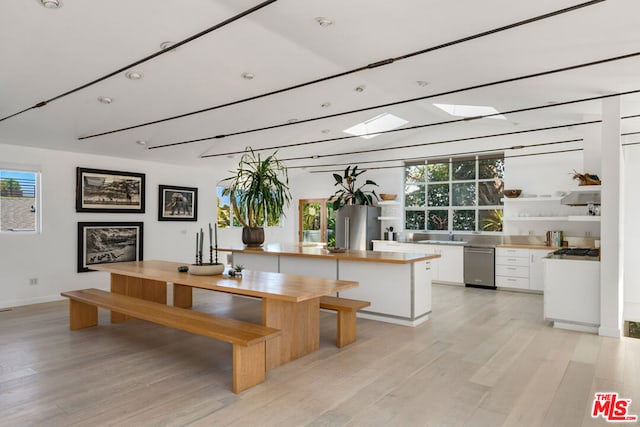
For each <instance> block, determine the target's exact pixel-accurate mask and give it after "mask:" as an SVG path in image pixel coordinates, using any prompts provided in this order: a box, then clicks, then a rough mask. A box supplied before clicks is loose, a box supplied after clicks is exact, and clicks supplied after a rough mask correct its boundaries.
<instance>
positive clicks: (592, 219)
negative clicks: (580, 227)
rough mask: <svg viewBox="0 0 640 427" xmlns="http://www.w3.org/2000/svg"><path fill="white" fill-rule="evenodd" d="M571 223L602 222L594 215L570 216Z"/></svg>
mask: <svg viewBox="0 0 640 427" xmlns="http://www.w3.org/2000/svg"><path fill="white" fill-rule="evenodd" d="M569 221H584V222H600V217H599V216H593V215H570V216H569Z"/></svg>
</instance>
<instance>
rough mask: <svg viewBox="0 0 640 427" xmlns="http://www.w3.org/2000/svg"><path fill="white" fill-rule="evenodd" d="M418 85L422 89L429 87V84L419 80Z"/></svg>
mask: <svg viewBox="0 0 640 427" xmlns="http://www.w3.org/2000/svg"><path fill="white" fill-rule="evenodd" d="M416 83H417V85H418V86H420V87H425V86H429V82H425V81H424V80H418V81H416Z"/></svg>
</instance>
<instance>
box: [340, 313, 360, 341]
mask: <svg viewBox="0 0 640 427" xmlns="http://www.w3.org/2000/svg"><path fill="white" fill-rule="evenodd" d="M355 340H356V313H355V311H338V337H337V339H336V341H337V345H338V347H344V346H345V345H348V344H351V343H352V342H354V341H355Z"/></svg>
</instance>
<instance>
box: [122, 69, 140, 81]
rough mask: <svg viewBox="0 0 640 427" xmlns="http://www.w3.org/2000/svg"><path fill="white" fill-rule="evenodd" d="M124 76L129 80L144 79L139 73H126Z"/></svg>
mask: <svg viewBox="0 0 640 427" xmlns="http://www.w3.org/2000/svg"><path fill="white" fill-rule="evenodd" d="M124 75H125V77H126V78H128V79H129V80H140V79H141V78H142V77H144V74H142V73H141V72H139V71H127V72H126V73H124Z"/></svg>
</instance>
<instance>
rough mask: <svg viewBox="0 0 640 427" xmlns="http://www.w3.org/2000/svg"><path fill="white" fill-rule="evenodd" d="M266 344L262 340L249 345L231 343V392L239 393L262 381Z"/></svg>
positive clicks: (264, 369) (264, 370) (264, 373)
mask: <svg viewBox="0 0 640 427" xmlns="http://www.w3.org/2000/svg"><path fill="white" fill-rule="evenodd" d="M265 352H266V345H265V342H264V341H262V342H260V343H258V344H254V345H250V346H242V345H238V344H234V345H233V392H234V393H240V392H241V391H244V390H246V389H248V388H250V387H253V386H254V385H257V384H260V383H261V382H264V379H265V376H266V371H267V369H266V357H265V356H266V353H265Z"/></svg>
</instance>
